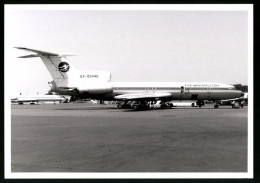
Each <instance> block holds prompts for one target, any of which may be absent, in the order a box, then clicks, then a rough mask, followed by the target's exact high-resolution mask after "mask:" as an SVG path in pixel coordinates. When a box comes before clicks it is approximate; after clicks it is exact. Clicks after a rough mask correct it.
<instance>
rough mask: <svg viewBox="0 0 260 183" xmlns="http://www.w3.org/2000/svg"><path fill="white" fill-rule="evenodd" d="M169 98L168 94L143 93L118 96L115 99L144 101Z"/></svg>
mask: <svg viewBox="0 0 260 183" xmlns="http://www.w3.org/2000/svg"><path fill="white" fill-rule="evenodd" d="M168 97H171V94H170V93H156V92H145V93H135V94H123V95H118V96H116V97H115V99H118V100H144V99H160V98H168Z"/></svg>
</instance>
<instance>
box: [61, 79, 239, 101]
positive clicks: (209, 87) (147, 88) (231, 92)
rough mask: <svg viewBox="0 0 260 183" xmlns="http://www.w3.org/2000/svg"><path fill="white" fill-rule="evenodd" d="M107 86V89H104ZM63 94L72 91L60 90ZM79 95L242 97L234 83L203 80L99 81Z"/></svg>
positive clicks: (90, 84) (211, 98)
mask: <svg viewBox="0 0 260 183" xmlns="http://www.w3.org/2000/svg"><path fill="white" fill-rule="evenodd" d="M104 88H105V89H104ZM56 92H59V93H61V94H72V93H71V91H67V92H66V90H65V91H64V90H59V88H56ZM78 92H79V95H81V96H84V97H90V98H96V99H100V100H114V99H115V98H114V97H116V96H118V95H124V94H144V95H145V94H149V93H155V94H156V93H170V95H171V96H170V97H169V98H168V99H169V100H224V99H232V98H237V97H241V96H242V95H243V93H242V92H241V91H238V90H235V87H234V86H232V85H227V84H222V83H202V82H196V83H195V82H99V83H85V85H84V87H83V88H82V89H81V88H80V87H79V90H78Z"/></svg>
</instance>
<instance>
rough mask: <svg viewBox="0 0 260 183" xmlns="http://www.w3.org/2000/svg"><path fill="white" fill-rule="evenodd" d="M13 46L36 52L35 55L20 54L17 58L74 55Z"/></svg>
mask: <svg viewBox="0 0 260 183" xmlns="http://www.w3.org/2000/svg"><path fill="white" fill-rule="evenodd" d="M14 48H17V49H19V50H24V51H29V52H33V53H36V54H35V55H30V56H29V55H28V56H22V57H18V58H31V57H42V56H46V57H51V56H53V57H66V56H75V55H72V54H58V53H51V52H46V51H40V50H34V49H29V48H24V47H14Z"/></svg>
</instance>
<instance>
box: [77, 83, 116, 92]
mask: <svg viewBox="0 0 260 183" xmlns="http://www.w3.org/2000/svg"><path fill="white" fill-rule="evenodd" d="M78 90H79V93H89V94H107V93H111V92H112V91H113V89H112V85H111V84H110V83H109V82H95V83H94V82H88V83H82V84H81V85H79V87H78Z"/></svg>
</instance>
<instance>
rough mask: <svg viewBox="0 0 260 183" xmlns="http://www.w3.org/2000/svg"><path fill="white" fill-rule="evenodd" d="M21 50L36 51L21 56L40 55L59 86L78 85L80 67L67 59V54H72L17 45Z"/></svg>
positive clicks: (72, 86) (74, 86)
mask: <svg viewBox="0 0 260 183" xmlns="http://www.w3.org/2000/svg"><path fill="white" fill-rule="evenodd" d="M16 48H17V49H20V50H25V51H30V52H34V53H36V54H33V55H26V56H22V57H19V58H32V57H40V58H41V59H42V61H43V63H44V65H45V66H46V68H47V69H48V71H49V73H50V74H51V76H52V78H53V80H54V82H55V83H56V85H57V87H64V88H76V87H77V86H78V83H77V73H78V69H76V68H75V67H74V66H73V65H72V64H71V63H70V62H69V61H68V60H67V59H66V56H72V55H60V54H57V53H50V52H45V51H39V50H33V49H28V48H23V47H16Z"/></svg>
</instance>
